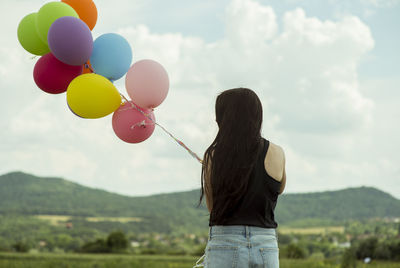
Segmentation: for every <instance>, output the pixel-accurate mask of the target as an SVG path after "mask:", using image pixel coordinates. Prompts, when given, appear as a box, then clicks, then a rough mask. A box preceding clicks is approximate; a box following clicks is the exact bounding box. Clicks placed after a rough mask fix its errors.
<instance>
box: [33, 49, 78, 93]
mask: <svg viewBox="0 0 400 268" xmlns="http://www.w3.org/2000/svg"><path fill="white" fill-rule="evenodd" d="M81 73H82V66H71V65H67V64H65V63H63V62H61V61H59V60H58V59H57V58H56V57H54V55H53V54H51V53H48V54H46V55H44V56H42V57H40V59H39V60H38V61H37V62H36V64H35V68H34V69H33V78H34V80H35V83H36V85H37V86H38V87H39V88H40V89H41V90H43V91H45V92H47V93H51V94H59V93H63V92H65V91H66V90H67V88H68V85H69V83H70V82H71V81H72V80H73V79H74V78H75V77H77V76H78V75H80V74H81Z"/></svg>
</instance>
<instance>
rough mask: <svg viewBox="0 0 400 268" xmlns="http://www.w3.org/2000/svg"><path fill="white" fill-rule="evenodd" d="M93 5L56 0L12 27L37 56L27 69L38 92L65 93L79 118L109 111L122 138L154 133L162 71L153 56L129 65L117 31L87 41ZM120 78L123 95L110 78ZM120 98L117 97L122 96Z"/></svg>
mask: <svg viewBox="0 0 400 268" xmlns="http://www.w3.org/2000/svg"><path fill="white" fill-rule="evenodd" d="M96 22H97V8H96V5H95V4H94V3H93V1H92V0H61V1H60V2H49V3H47V4H45V5H43V6H42V7H41V8H40V9H39V11H38V12H35V13H31V14H29V15H27V16H25V17H24V18H23V19H22V20H21V22H20V23H19V25H18V40H19V42H20V44H21V45H22V47H23V48H24V49H25V50H27V51H28V52H30V53H32V54H34V55H37V56H41V57H40V58H39V60H38V61H37V62H36V64H35V67H34V70H33V78H34V81H35V83H36V85H37V86H38V87H39V88H40V89H41V90H43V91H44V92H47V93H50V94H60V93H64V92H66V97H67V105H68V107H69V109H70V110H71V112H73V113H74V114H75V115H77V116H79V117H82V118H91V119H94V118H101V117H104V116H107V115H109V114H111V113H113V116H112V126H113V130H114V132H115V134H116V135H117V136H118V137H119V138H120V139H121V140H123V141H125V142H129V143H138V142H142V141H144V140H146V139H148V138H149V137H150V136H151V134H152V133H153V131H154V127H155V124H156V122H155V116H154V112H153V110H154V108H155V107H157V106H158V105H160V104H161V103H162V102H163V101H164V99H165V98H166V97H167V94H168V90H169V78H168V74H167V72H166V71H165V69H164V68H163V66H162V65H161V64H159V63H158V62H156V61H153V60H141V61H138V62H136V63H134V64H133V65H132V66H131V63H132V49H131V46H130V45H129V43H128V42H127V40H126V39H125V38H124V37H122V36H121V35H118V34H115V33H107V34H103V35H101V36H99V37H98V38H96V40H94V41H93V37H92V32H91V30H93V28H94V26H95V25H96ZM125 74H126V76H125V79H126V80H125V87H126V91H127V93H128V95H129V97H130V98H131V100H128V99H126V98H125V97H124V96H123V95H122V94H121V93H119V91H118V89H117V88H116V87H115V86H114V84H113V82H114V81H115V80H118V79H120V78H121V77H123V76H124V75H125ZM121 96H122V97H123V98H122V97H121Z"/></svg>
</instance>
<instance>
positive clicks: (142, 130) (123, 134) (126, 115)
mask: <svg viewBox="0 0 400 268" xmlns="http://www.w3.org/2000/svg"><path fill="white" fill-rule="evenodd" d="M130 103H132V101H130ZM139 108H140V107H139ZM140 109H141V110H142V111H143V112H144V113H145V114H148V116H149V117H150V118H151V119H153V120H154V121H155V120H156V119H155V117H154V113H153V112H152V110H150V109H143V108H140ZM112 126H113V129H114V132H115V134H116V135H117V136H118V138H120V139H121V140H123V141H125V142H128V143H139V142H142V141H144V140H146V139H148V138H149V137H150V136H151V134H153V131H154V127H155V125H154V122H152V121H151V120H150V119H149V118H148V117H147V116H145V115H143V114H142V113H141V112H140V111H138V110H137V109H135V108H133V107H132V106H131V104H129V103H124V104H123V105H121V106H120V107H119V108H118V109H117V110H116V111H115V112H114V114H113V117H112Z"/></svg>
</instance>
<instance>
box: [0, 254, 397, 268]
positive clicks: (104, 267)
mask: <svg viewBox="0 0 400 268" xmlns="http://www.w3.org/2000/svg"><path fill="white" fill-rule="evenodd" d="M198 258H199V257H197V256H195V257H193V256H164V255H88V254H18V253H0V267H1V268H37V267H40V268H125V267H127V268H128V267H129V268H191V267H193V265H194V264H195V262H196V261H197V259H198ZM335 262H336V261H323V260H320V261H316V260H286V259H283V260H281V262H280V267H281V268H292V267H293V268H339V265H338V264H335ZM358 267H360V268H400V263H393V262H392V263H388V262H372V263H370V264H368V265H366V264H362V263H359V265H358Z"/></svg>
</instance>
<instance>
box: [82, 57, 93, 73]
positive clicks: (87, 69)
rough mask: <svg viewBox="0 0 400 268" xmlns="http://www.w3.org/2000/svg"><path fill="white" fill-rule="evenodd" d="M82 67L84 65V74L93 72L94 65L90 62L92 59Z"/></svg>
mask: <svg viewBox="0 0 400 268" xmlns="http://www.w3.org/2000/svg"><path fill="white" fill-rule="evenodd" d="M82 67H83V72H82V73H83V74H91V73H93V71H92V70H93V68H92V65H91V64H90V60H88V61H87V63H85V64H83V65H82Z"/></svg>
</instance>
